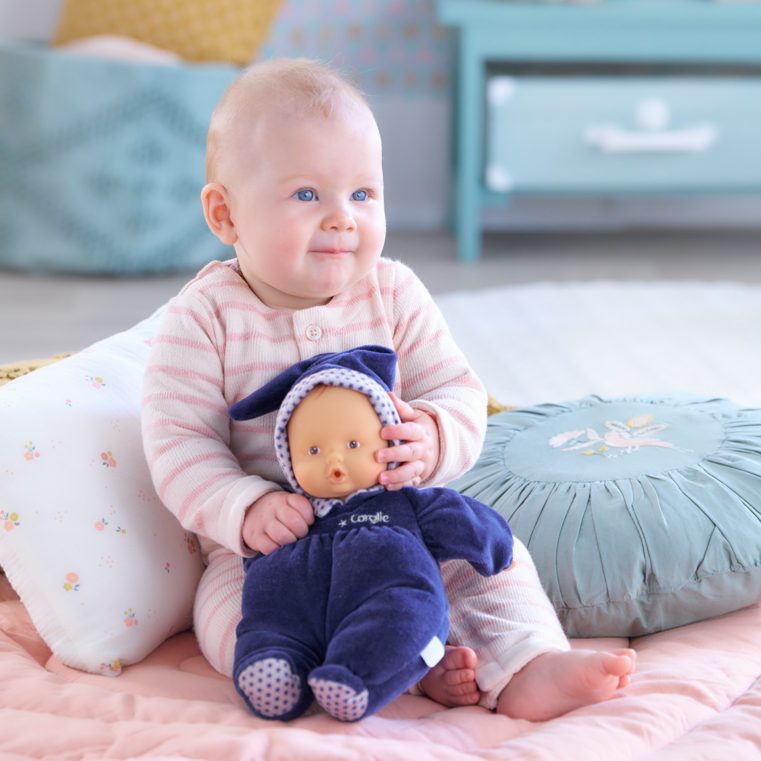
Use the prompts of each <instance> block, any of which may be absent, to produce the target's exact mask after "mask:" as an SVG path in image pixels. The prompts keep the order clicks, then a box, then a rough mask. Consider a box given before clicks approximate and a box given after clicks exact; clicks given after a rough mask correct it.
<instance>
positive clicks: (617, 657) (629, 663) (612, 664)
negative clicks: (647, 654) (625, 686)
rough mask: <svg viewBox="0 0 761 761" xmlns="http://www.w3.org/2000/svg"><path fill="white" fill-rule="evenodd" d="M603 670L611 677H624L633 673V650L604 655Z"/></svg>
mask: <svg viewBox="0 0 761 761" xmlns="http://www.w3.org/2000/svg"><path fill="white" fill-rule="evenodd" d="M604 656H605V657H604V658H603V661H602V665H603V669H604V670H605V671H606V672H607V673H608V674H610V675H611V676H617V677H624V676H628V675H629V674H631V673H632V672H633V671H634V664H635V661H636V659H637V655H636V653H635V652H634V650H616V651H615V652H612V653H604Z"/></svg>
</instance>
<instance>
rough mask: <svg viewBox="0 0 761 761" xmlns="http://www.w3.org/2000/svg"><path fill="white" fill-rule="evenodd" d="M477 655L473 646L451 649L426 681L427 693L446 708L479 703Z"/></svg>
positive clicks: (427, 676) (424, 687) (447, 650)
mask: <svg viewBox="0 0 761 761" xmlns="http://www.w3.org/2000/svg"><path fill="white" fill-rule="evenodd" d="M476 662H477V660H476V654H475V653H474V652H473V650H471V649H470V648H469V647H448V648H447V649H446V652H445V653H444V657H443V658H442V659H441V660H440V661H439V662H438V663H437V664H436V665H435V666H434V667H433V668H432V669H431V670H430V671H429V672H428V673H427V674H426V675H425V676H424V677H423V678H422V680H421V681H420V686H421V688H422V689H423V692H425V694H426V695H427V696H428V697H429V698H431V700H435V701H436V702H437V703H441V705H444V706H470V705H475V704H476V703H478V700H479V698H480V694H479V692H478V687H477V686H476Z"/></svg>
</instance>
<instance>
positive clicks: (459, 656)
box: [440, 647, 478, 673]
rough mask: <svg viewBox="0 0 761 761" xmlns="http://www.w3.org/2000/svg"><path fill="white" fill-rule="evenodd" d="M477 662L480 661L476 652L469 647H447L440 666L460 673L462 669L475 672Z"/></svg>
mask: <svg viewBox="0 0 761 761" xmlns="http://www.w3.org/2000/svg"><path fill="white" fill-rule="evenodd" d="M477 662H478V659H477V657H476V653H475V651H474V650H471V649H470V648H469V647H447V649H446V650H445V651H444V657H443V658H442V659H441V662H440V664H441V666H443V667H444V668H445V669H446V670H447V671H459V670H462V669H468V670H471V671H474V670H475V668H476V663H477ZM474 673H475V672H474Z"/></svg>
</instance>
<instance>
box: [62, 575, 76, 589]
mask: <svg viewBox="0 0 761 761" xmlns="http://www.w3.org/2000/svg"><path fill="white" fill-rule="evenodd" d="M78 581H79V576H77V574H76V573H67V574H66V583H65V584H64V585H63V588H64V589H65V590H66V591H67V592H71V590H72V589H73V590H74V591H75V592H79V584H78V583H77V582H78Z"/></svg>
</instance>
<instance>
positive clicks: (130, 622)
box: [124, 608, 137, 626]
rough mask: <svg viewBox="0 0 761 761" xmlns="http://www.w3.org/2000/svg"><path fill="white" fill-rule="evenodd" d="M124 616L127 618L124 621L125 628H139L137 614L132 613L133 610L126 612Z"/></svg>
mask: <svg viewBox="0 0 761 761" xmlns="http://www.w3.org/2000/svg"><path fill="white" fill-rule="evenodd" d="M124 615H125V616H127V618H125V619H124V625H125V626H137V619H136V618H135V614H134V613H133V612H132V608H130V609H129V610H125V611H124Z"/></svg>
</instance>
